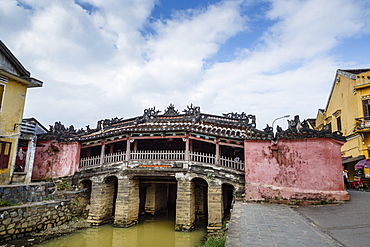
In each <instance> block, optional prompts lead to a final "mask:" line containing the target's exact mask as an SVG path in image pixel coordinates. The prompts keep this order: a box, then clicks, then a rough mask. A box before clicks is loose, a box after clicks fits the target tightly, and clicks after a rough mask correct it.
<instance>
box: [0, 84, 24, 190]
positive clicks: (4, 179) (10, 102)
mask: <svg viewBox="0 0 370 247" xmlns="http://www.w3.org/2000/svg"><path fill="white" fill-rule="evenodd" d="M5 85H6V86H5V92H4V99H3V105H2V107H1V112H0V128H1V133H0V135H1V136H5V138H1V141H4V142H10V143H11V145H12V148H11V154H10V155H11V156H10V160H9V165H8V168H6V169H0V184H4V183H9V180H10V177H11V174H12V172H13V169H14V163H15V158H16V151H17V145H18V138H19V133H20V126H18V125H17V126H16V128H15V130H14V124H19V123H21V121H22V117H23V111H24V105H25V98H26V93H27V86H26V85H25V84H21V83H19V82H17V81H14V80H12V79H9V81H8V83H5Z"/></svg>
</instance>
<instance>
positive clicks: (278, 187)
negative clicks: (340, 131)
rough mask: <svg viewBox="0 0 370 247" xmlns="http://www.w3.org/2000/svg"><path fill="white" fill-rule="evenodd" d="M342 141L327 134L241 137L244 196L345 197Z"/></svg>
mask: <svg viewBox="0 0 370 247" xmlns="http://www.w3.org/2000/svg"><path fill="white" fill-rule="evenodd" d="M342 145H343V143H342V142H339V141H336V140H334V139H331V138H309V139H292V140H285V139H281V140H278V142H277V143H276V144H274V143H272V142H271V141H260V140H258V141H250V140H247V141H245V148H244V149H245V180H246V181H245V182H246V191H245V199H246V200H247V201H255V200H265V199H276V198H279V199H313V200H330V199H333V200H339V201H343V200H348V199H349V195H348V193H347V191H346V190H345V188H344V184H343V175H342V159H341V154H340V148H341V146H342Z"/></svg>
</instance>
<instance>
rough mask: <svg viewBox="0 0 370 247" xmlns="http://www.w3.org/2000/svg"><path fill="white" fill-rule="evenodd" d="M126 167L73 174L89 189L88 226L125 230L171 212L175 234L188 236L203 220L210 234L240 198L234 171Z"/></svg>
mask: <svg viewBox="0 0 370 247" xmlns="http://www.w3.org/2000/svg"><path fill="white" fill-rule="evenodd" d="M198 166H201V164H198ZM127 167H130V164H114V165H112V166H109V167H104V168H98V167H95V168H91V169H86V170H84V171H83V172H81V173H77V174H76V175H75V181H76V182H77V183H79V184H83V185H85V186H86V185H89V186H91V196H90V210H89V215H88V222H90V223H92V224H94V225H100V224H104V223H106V222H114V225H115V226H118V227H130V226H133V225H135V224H137V223H138V220H139V216H140V215H144V214H151V215H156V214H159V213H162V212H166V211H171V210H174V211H175V230H177V231H190V230H192V229H193V228H194V226H195V222H196V220H197V219H204V220H206V221H207V222H208V223H207V229H208V231H215V230H219V229H221V228H222V223H223V220H224V219H226V218H227V217H228V216H229V213H230V209H231V206H232V205H231V204H232V201H233V199H242V193H243V191H244V176H243V172H239V171H234V174H233V173H232V174H231V175H230V173H228V176H227V177H226V176H224V174H223V171H219V170H213V169H211V168H210V169H199V167H197V165H196V164H193V163H192V164H188V165H183V167H187V168H186V169H183V168H173V167H172V168H168V167H163V166H158V167H156V166H150V167H148V166H142V167H140V166H138V167H136V168H130V169H128V168H127ZM99 169H103V170H100V171H99ZM86 181H91V182H88V183H87V182H86Z"/></svg>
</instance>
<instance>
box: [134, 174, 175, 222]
mask: <svg viewBox="0 0 370 247" xmlns="http://www.w3.org/2000/svg"><path fill="white" fill-rule="evenodd" d="M139 181H140V185H139V198H140V203H139V215H146V214H147V215H158V214H161V213H168V214H169V215H171V216H173V217H174V215H175V214H174V213H175V209H176V196H177V194H176V192H177V181H176V179H175V178H174V177H155V176H153V177H152V176H148V177H140V178H139Z"/></svg>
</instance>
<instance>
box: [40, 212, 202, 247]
mask: <svg viewBox="0 0 370 247" xmlns="http://www.w3.org/2000/svg"><path fill="white" fill-rule="evenodd" d="M198 225H200V226H199V227H196V228H195V229H194V230H193V231H191V232H176V231H175V230H174V229H175V221H174V219H173V217H171V218H169V217H167V216H161V217H156V218H154V217H143V218H141V219H140V222H139V224H138V225H136V226H133V227H129V228H118V227H113V225H112V224H106V225H102V226H97V227H93V228H89V229H84V230H79V231H77V232H75V233H72V234H69V235H65V236H62V237H59V238H55V239H52V240H49V241H46V242H44V243H42V244H38V245H34V246H38V247H41V246H42V247H118V246H119V247H122V246H124V247H147V246H149V247H194V246H195V245H196V244H198V243H200V242H201V240H202V238H203V237H204V236H205V235H206V233H207V230H206V226H205V224H204V223H200V224H198Z"/></svg>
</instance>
